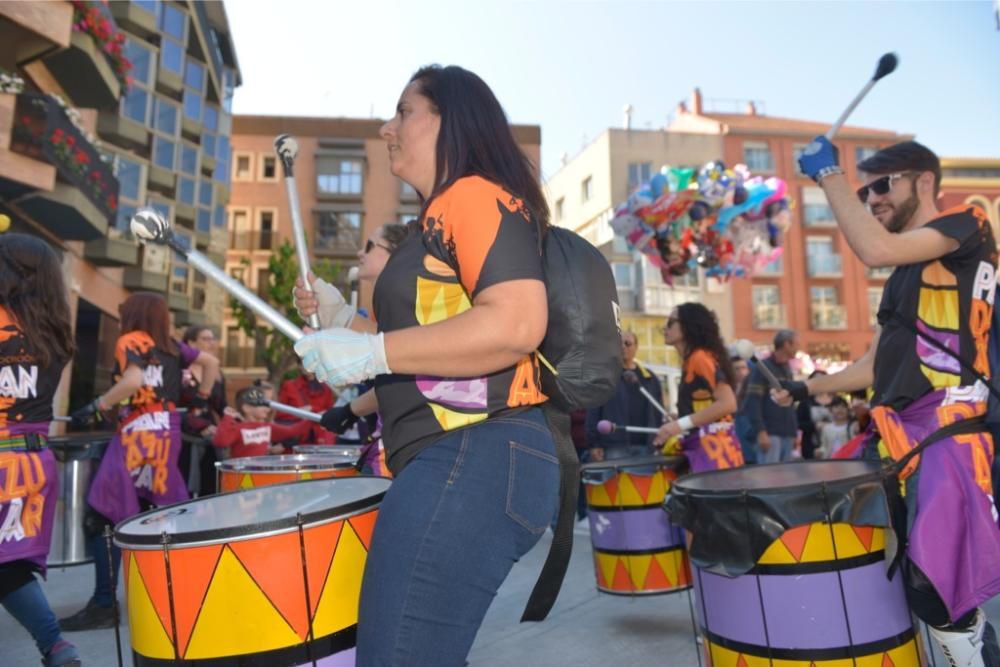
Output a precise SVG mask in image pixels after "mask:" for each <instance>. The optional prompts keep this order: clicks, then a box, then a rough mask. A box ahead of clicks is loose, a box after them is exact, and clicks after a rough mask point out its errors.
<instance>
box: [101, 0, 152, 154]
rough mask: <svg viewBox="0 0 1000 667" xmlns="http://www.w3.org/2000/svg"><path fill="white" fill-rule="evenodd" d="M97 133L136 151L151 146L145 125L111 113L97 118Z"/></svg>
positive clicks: (107, 112)
mask: <svg viewBox="0 0 1000 667" xmlns="http://www.w3.org/2000/svg"><path fill="white" fill-rule="evenodd" d="M115 4H120V3H115ZM97 133H98V134H99V135H101V137H102V138H103V139H107V140H108V141H111V142H113V143H115V144H118V145H120V146H122V147H123V148H128V149H131V150H134V151H142V152H145V150H146V148H147V147H148V146H149V129H148V128H147V127H146V126H145V125H141V124H140V123H137V122H135V121H134V120H132V119H131V118H126V117H125V116H122V115H120V114H117V113H114V112H111V111H102V112H101V113H100V114H99V115H98V116H97Z"/></svg>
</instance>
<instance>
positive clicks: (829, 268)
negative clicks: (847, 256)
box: [806, 254, 844, 278]
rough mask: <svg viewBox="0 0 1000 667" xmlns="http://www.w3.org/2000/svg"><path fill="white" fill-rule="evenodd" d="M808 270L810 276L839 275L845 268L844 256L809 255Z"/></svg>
mask: <svg viewBox="0 0 1000 667" xmlns="http://www.w3.org/2000/svg"><path fill="white" fill-rule="evenodd" d="M806 264H807V267H806V270H807V271H808V272H809V277H810V278H816V277H822V276H839V275H841V273H842V272H843V270H844V267H843V264H844V261H843V257H841V256H840V255H835V254H829V255H809V256H808V261H807V263H806Z"/></svg>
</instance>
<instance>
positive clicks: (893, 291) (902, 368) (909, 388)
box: [872, 204, 997, 410]
mask: <svg viewBox="0 0 1000 667" xmlns="http://www.w3.org/2000/svg"><path fill="white" fill-rule="evenodd" d="M926 226H927V227H928V228H930V229H935V230H937V231H938V232H940V233H941V234H944V235H945V236H947V237H949V238H952V239H955V240H956V241H958V244H959V245H958V248H956V249H955V250H954V251H952V252H950V253H948V254H947V255H945V256H943V257H940V258H938V259H935V260H930V261H926V262H918V263H916V264H908V265H906V266H899V267H897V268H896V270H895V271H893V272H892V275H891V276H889V279H888V280H887V281H886V283H885V291H884V292H883V294H882V302H881V303H880V304H879V309H878V322H879V324H880V325H881V326H882V333H881V335H880V337H879V342H878V349H877V350H876V351H875V367H874V368H875V383H874V387H873V389H874V396H873V399H872V404H873V405H888V406H890V407H892V408H893V409H895V410H902V409H903V408H905V407H906V406H907V405H909V404H910V403H912V402H913V401H914V400H916V399H918V398H920V397H921V396H923V395H924V394H927V393H929V392H931V391H934V390H936V389H942V388H945V387H958V386H969V385H973V384H975V383H976V378H975V376H974V375H973V374H972V373H970V372H969V371H967V370H965V369H963V368H962V365H961V364H959V362H958V360H957V359H955V358H954V357H953V356H951V355H950V354H947V353H946V352H944V351H942V350H941V349H939V348H938V347H937V346H935V345H934V344H932V343H929V342H928V340H930V339H933V340H935V341H937V342H938V343H939V344H941V345H943V346H944V347H946V348H947V349H949V350H952V351H954V352H956V353H957V354H959V355H960V356H961V358H962V359H963V360H964V361H965V362H966V363H967V364H968V365H970V366H972V367H973V368H975V369H976V370H977V371H978V372H979V373H981V374H982V375H985V376H987V377H988V376H989V374H990V367H989V362H988V359H987V346H988V343H989V328H990V323H991V321H992V315H993V303H994V297H995V294H996V287H997V283H996V269H997V246H996V241H995V239H994V238H993V230H992V228H991V227H990V223H989V220H988V219H987V218H986V213H985V212H984V211H983V210H982V209H981V208H979V207H978V206H972V205H968V204H965V205H960V206H955V207H953V208H950V209H948V210H947V211H944V212H942V213H941V214H940V215H939V216H938V217H937V218H935V219H934V220H931V221H930V222H928V223H927V225H926ZM901 319H902V320H905V321H906V322H908V323H910V325H911V326H915V327H916V329H917V330H918V331H920V333H921V335H920V336H917V335H916V334H915V333H914V332H913V331H912V329H911V328H910V326H907V324H905V323H904V322H901V321H900V320H901Z"/></svg>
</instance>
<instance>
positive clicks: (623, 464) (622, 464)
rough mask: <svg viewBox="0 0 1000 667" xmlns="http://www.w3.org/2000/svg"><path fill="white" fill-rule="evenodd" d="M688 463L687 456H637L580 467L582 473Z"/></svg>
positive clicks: (591, 463) (670, 466)
mask: <svg viewBox="0 0 1000 667" xmlns="http://www.w3.org/2000/svg"><path fill="white" fill-rule="evenodd" d="M686 462H687V457H685V456H659V455H651V456H636V457H633V458H630V459H612V460H611V461H591V462H590V463H584V464H583V465H581V466H580V472H581V473H583V472H587V471H589V470H611V469H615V468H638V467H641V466H650V465H657V464H664V463H666V464H669V465H667V466H665V467H668V468H671V469H673V468H679V467H680V466H682V465H684V463H686Z"/></svg>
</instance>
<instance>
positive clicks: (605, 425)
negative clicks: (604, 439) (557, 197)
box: [597, 419, 659, 435]
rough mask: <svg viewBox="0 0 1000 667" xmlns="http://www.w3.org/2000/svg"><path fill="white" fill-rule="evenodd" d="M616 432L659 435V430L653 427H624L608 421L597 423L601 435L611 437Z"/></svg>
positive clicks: (603, 420)
mask: <svg viewBox="0 0 1000 667" xmlns="http://www.w3.org/2000/svg"><path fill="white" fill-rule="evenodd" d="M615 431H625V432H626V433H658V432H659V429H655V428H653V427H651V426H624V425H622V424H614V423H612V422H609V421H608V420H607V419H602V420H601V421H599V422H597V432H598V433H600V434H601V435H610V434H611V433H614V432H615Z"/></svg>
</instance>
